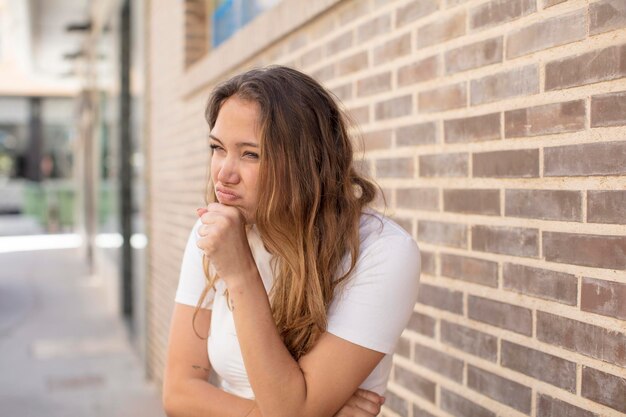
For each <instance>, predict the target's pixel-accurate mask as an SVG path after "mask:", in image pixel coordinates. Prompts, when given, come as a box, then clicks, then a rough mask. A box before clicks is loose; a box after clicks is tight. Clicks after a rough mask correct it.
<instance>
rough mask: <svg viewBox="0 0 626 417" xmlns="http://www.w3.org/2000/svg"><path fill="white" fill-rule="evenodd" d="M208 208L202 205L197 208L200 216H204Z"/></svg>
mask: <svg viewBox="0 0 626 417" xmlns="http://www.w3.org/2000/svg"><path fill="white" fill-rule="evenodd" d="M207 211H208V210H207V209H205V208H204V207H200V208H198V209H196V213H198V217H200V216H202V215H203V214H204V213H206V212H207Z"/></svg>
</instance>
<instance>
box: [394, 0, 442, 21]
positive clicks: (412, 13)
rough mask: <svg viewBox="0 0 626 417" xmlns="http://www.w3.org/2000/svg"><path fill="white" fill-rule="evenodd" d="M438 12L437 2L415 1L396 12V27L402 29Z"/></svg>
mask: <svg viewBox="0 0 626 417" xmlns="http://www.w3.org/2000/svg"><path fill="white" fill-rule="evenodd" d="M436 10H437V2H435V1H423V0H414V1H412V2H410V3H409V4H407V5H406V6H402V7H400V8H398V9H397V10H396V26H397V27H402V26H404V25H406V24H407V23H410V22H413V21H415V20H417V19H419V18H421V17H424V16H428V15H429V14H432V13H434V12H435V11H436Z"/></svg>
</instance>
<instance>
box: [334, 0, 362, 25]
mask: <svg viewBox="0 0 626 417" xmlns="http://www.w3.org/2000/svg"><path fill="white" fill-rule="evenodd" d="M369 11H370V4H369V2H367V1H353V2H352V4H350V6H348V7H346V8H344V9H342V10H340V11H339V12H338V13H337V14H338V15H339V24H340V25H341V26H345V25H346V23H349V22H351V21H353V20H355V19H358V18H359V17H361V16H363V15H365V14H367V13H369Z"/></svg>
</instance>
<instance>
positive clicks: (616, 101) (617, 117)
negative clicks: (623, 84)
mask: <svg viewBox="0 0 626 417" xmlns="http://www.w3.org/2000/svg"><path fill="white" fill-rule="evenodd" d="M623 125H626V91H620V92H619V93H610V94H602V95H598V96H593V97H591V127H605V126H623Z"/></svg>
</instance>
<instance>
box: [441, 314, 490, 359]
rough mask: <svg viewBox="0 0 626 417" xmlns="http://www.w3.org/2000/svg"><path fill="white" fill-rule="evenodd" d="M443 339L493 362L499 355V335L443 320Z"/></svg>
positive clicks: (444, 341)
mask: <svg viewBox="0 0 626 417" xmlns="http://www.w3.org/2000/svg"><path fill="white" fill-rule="evenodd" d="M441 341H442V342H443V343H446V344H448V345H450V346H453V347H455V348H457V349H459V350H462V351H463V352H466V353H470V354H472V355H476V356H478V357H481V358H483V359H487V360H489V361H491V362H495V361H496V359H497V356H498V338H497V337H495V336H492V335H489V334H486V333H483V332H479V331H478V330H473V329H470V328H468V327H464V326H461V325H459V324H456V323H452V322H448V321H445V320H441Z"/></svg>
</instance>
